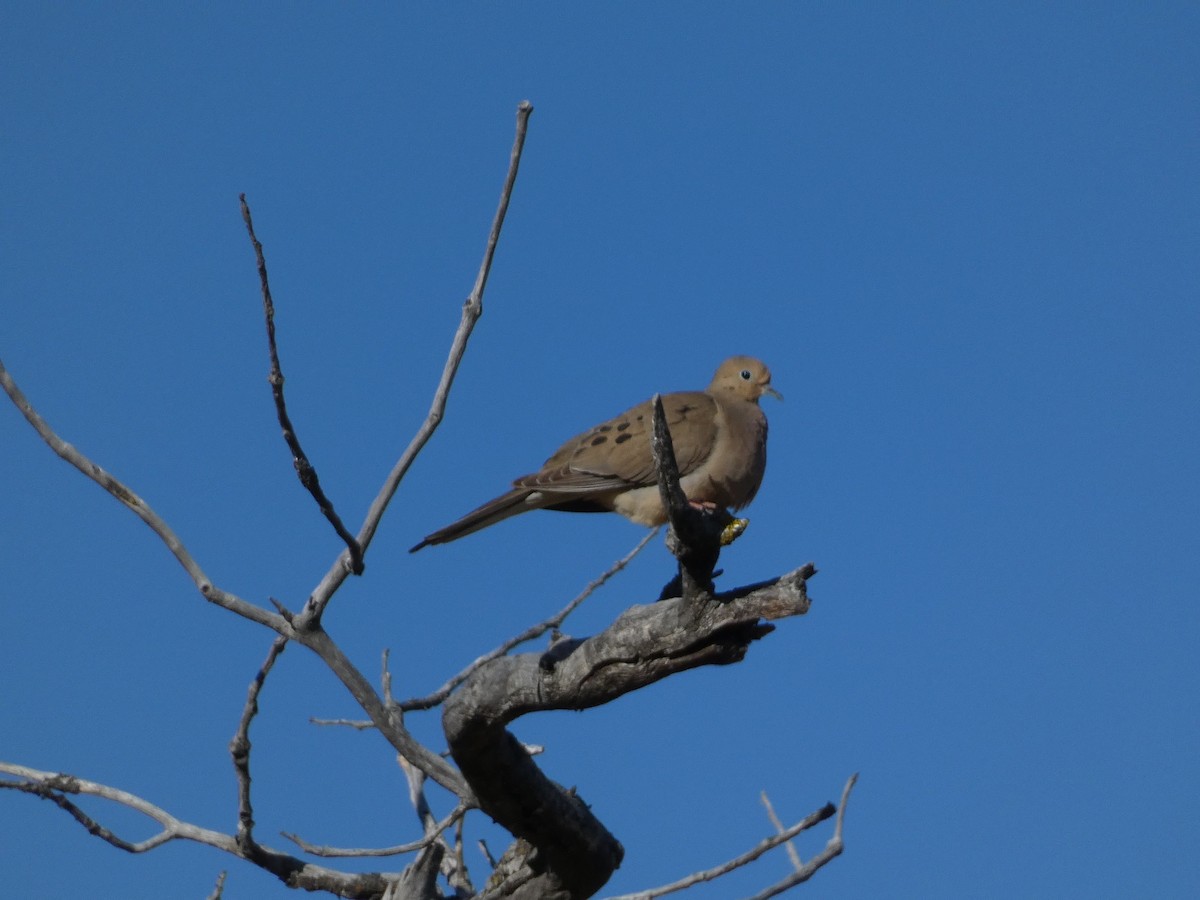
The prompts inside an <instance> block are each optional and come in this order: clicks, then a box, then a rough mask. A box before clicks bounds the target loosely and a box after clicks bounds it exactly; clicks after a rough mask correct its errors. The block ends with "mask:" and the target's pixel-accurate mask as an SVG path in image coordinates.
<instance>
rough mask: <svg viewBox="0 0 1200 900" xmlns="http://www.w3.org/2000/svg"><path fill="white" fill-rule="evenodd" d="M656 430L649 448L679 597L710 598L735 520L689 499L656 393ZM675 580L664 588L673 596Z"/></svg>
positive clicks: (724, 513)
mask: <svg viewBox="0 0 1200 900" xmlns="http://www.w3.org/2000/svg"><path fill="white" fill-rule="evenodd" d="M653 408H654V431H653V433H652V435H651V438H650V450H651V452H652V453H653V455H654V471H655V475H656V477H657V479H658V493H659V496H661V497H662V503H663V506H664V507H666V510H667V519H668V520H669V521H670V523H671V530H670V532H669V533H668V534H667V547H668V548H669V549H670V551H671V553H672V555H674V557H675V558H676V559H677V560H678V561H679V576H678V579H677V581H678V589H679V592H678V596H680V597H684V598H685V599H693V598H700V597H708V596H711V595H712V592H713V582H712V578H713V570H714V569H715V568H716V566H717V559H718V558H719V557H720V555H721V533H722V531H723V530H724V528H725V526H726V525H727V524H728V523H729V522H731V521H732V520H733V517H732V516H730V515H729V513H728V512H727V511H726V510H723V509H711V510H709V509H698V508H696V507H695V506H693V505H692V504H691V503H689V502H688V498H687V496H686V495H685V494H684V493H683V488H682V487H680V485H679V466H678V464H677V463H676V462H675V447H674V445H673V444H672V442H671V430H670V428H668V427H667V417H666V416H665V415H664V414H663V405H662V397H661V396H660V395H658V394H655V395H654V402H653ZM674 586H675V582H672V583H671V584H669V585H668V586H667V587H666V588H664V589H663V596H664V597H666V596H671V595H672V594H673V593H674V591H673V588H674Z"/></svg>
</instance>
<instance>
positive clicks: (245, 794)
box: [229, 636, 287, 848]
mask: <svg viewBox="0 0 1200 900" xmlns="http://www.w3.org/2000/svg"><path fill="white" fill-rule="evenodd" d="M286 646H287V638H285V637H282V636H281V637H277V638H275V640H273V641H272V642H271V649H270V650H268V651H267V658H266V659H265V660H263V664H262V665H261V666H260V667H259V669H258V673H257V674H256V675H255V676H254V680H253V681H252V682H250V688H249V689H248V690H247V692H246V705H245V706H244V707H242V717H241V719H240V720H239V721H238V728H237V731H236V732H235V733H234V735H233V739H232V740H231V741H230V742H229V755H230V756H231V757H233V770H234V772H235V773H236V774H237V783H238V827H237V841H238V846H240V847H242V848H245V847H247V846H249V845H250V844H252V843H253V842H254V807H253V806H252V804H251V803H250V722H251V720H253V719H254V717H255V716H256V715H258V695H259V692H260V691H262V686H263V683H264V682H265V681H266V680H267V675H269V674H270V672H271V668H272V666H274V665H275V660H276V659H278V658H279V654H280V653H282V652H283V650H284V648H285V647H286Z"/></svg>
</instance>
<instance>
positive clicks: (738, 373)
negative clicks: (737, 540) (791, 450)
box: [412, 356, 778, 550]
mask: <svg viewBox="0 0 1200 900" xmlns="http://www.w3.org/2000/svg"><path fill="white" fill-rule="evenodd" d="M763 394H776V392H775V391H774V389H772V387H771V373H770V370H768V369H767V367H766V366H764V365H763V364H762V363H761V362H759V361H758V360H756V359H753V358H751V357H749V356H735V357H732V358H730V359H727V360H725V362H723V363H722V364H721V365H720V367H719V368H718V369H717V373H716V375H714V376H713V380H712V383H711V384H710V385H709V386H708V389H707V390H705V391H703V392H700V391H689V392H684V393H678V394H667V395H666V396H664V397H663V398H662V402H663V412H664V413H665V414H666V417H667V426H668V427H669V428H670V431H671V443H672V445H673V446H674V448H675V459H676V462H677V463H678V464H679V474H680V485H681V486H682V487H683V490H684V493H685V494H686V495H687V496H688V497H689V498H690V499H692V500H700V501H706V502H709V503H714V504H716V505H718V506H723V507H733V508H734V509H740V508H741V507H743V506H745V505H746V504H747V503H749V502H750V501H751V500H752V499H753V498H754V495H755V493H756V492H757V491H758V486H759V483H760V482H761V481H762V476H763V471H764V469H765V468H766V463H767V451H766V445H767V421H766V418H765V417H764V416H763V414H762V410H761V409H759V407H758V398H759V397H761V396H762V395H763ZM776 396H778V395H777V394H776ZM653 423H654V417H653V412H652V411H651V406H650V403H649V402H648V401H647V402H646V403H642V404H639V405H638V406H635V407H633V409H630V410H628V411H627V412H625V413H623V414H621V415H619V416H617V417H616V418H615V419H610V420H609V421H607V422H605V423H604V424H602V425H597V426H596V427H595V428H593V429H591V430H590V431H586V432H584V433H583V434H581V435H578V436H577V437H574V438H572V439H571V440H569V441H567V442H566V443H565V444H563V445H562V446H561V447H560V448H559V449H558V451H557V452H555V453H554V455H553V456H551V457H550V458H549V459H548V460H546V462H545V463H544V464H543V465H542V468H541V469H539V470H538V471H537V472H534V473H533V474H531V475H524V476H522V477H521V478H518V479H517V480H516V481H514V482H513V487H512V489H511V490H509V491H508V492H507V493H504V494H501V495H500V496H499V497H497V498H495V499H494V500H490V501H488V502H487V503H485V504H483V506H481V507H479V508H478V509H476V510H474V511H472V512H470V513H467V515H465V516H463V517H462V518H461V519H459V520H458V521H457V522H454V523H453V524H451V525H447V526H446V527H445V528H442V529H440V530H438V531H435V532H433V534H430V535H429V536H428V537H426V538H425V539H424V540H423V541H421V543H419V544H417V545H416V546H415V547H413V548H412V549H413V550H420V549H421V548H422V547H424V546H427V545H428V544H444V543H446V542H447V541H453V540H455V539H456V538H460V537H463V536H464V535H468V534H471V533H472V532H475V531H478V530H479V529H481V528H486V527H488V526H489V525H494V524H495V523H496V522H500V521H502V520H504V519H507V518H509V517H511V516H515V515H518V514H519V513H523V512H528V511H529V510H531V509H556V510H564V511H567V512H606V511H609V510H615V511H616V512H619V513H620V514H621V515H623V516H625V517H626V518H628V519H631V520H633V521H634V522H638V523H641V524H643V525H655V524H660V523H662V522H664V521H665V520H666V510H665V509H664V508H663V505H662V499H661V498H660V497H659V492H658V485H657V478H656V476H655V472H654V456H653V453H652V452H651V450H650V436H651V432H652V430H653Z"/></svg>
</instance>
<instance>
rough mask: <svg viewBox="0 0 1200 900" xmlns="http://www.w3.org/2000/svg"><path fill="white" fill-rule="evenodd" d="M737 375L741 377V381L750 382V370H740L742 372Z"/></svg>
mask: <svg viewBox="0 0 1200 900" xmlns="http://www.w3.org/2000/svg"><path fill="white" fill-rule="evenodd" d="M738 374H739V375H741V376H742V381H749V380H750V370H749V369H742V371H741V372H739V373H738Z"/></svg>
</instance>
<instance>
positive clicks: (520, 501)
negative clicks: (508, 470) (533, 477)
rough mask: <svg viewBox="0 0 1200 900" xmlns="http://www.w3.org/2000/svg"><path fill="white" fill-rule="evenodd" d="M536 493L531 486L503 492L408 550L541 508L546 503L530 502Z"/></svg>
mask: <svg viewBox="0 0 1200 900" xmlns="http://www.w3.org/2000/svg"><path fill="white" fill-rule="evenodd" d="M535 493H537V492H536V491H531V490H530V489H529V488H517V489H515V490H511V491H509V492H508V493H507V494H501V495H500V496H499V497H497V498H496V499H495V500H489V501H488V502H487V503H485V504H483V506H481V507H479V508H478V509H475V510H472V511H471V512H469V513H467V514H466V515H465V516H463V517H462V518H461V519H459V520H458V521H457V522H453V523H451V524H449V525H447V526H446V527H445V528H439V529H438V530H437V531H435V532H433V533H432V534H429V535H426V536H425V538H424V539H423V540H422V541H421V542H420V543H419V544H417V545H416V546H415V547H412V548H410V549H409V551H408V552H409V553H416V552H417V551H418V550H420V549H421V548H422V547H428V546H429V545H430V544H448V543H450V541H457V540H458V539H459V538H460V537H466V536H467V535H468V534H474V533H475V532H476V531H479V530H480V529H482V528H487V527H488V526H489V525H495V524H496V523H497V522H503V521H504V520H505V519H509V518H512V517H513V516H516V515H520V514H521V513H523V512H528V511H529V510H531V509H540V508H541V507H542V506H543V505H544V504H540V503H530V502H529V501H530V499H531V495H533V494H535Z"/></svg>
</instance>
